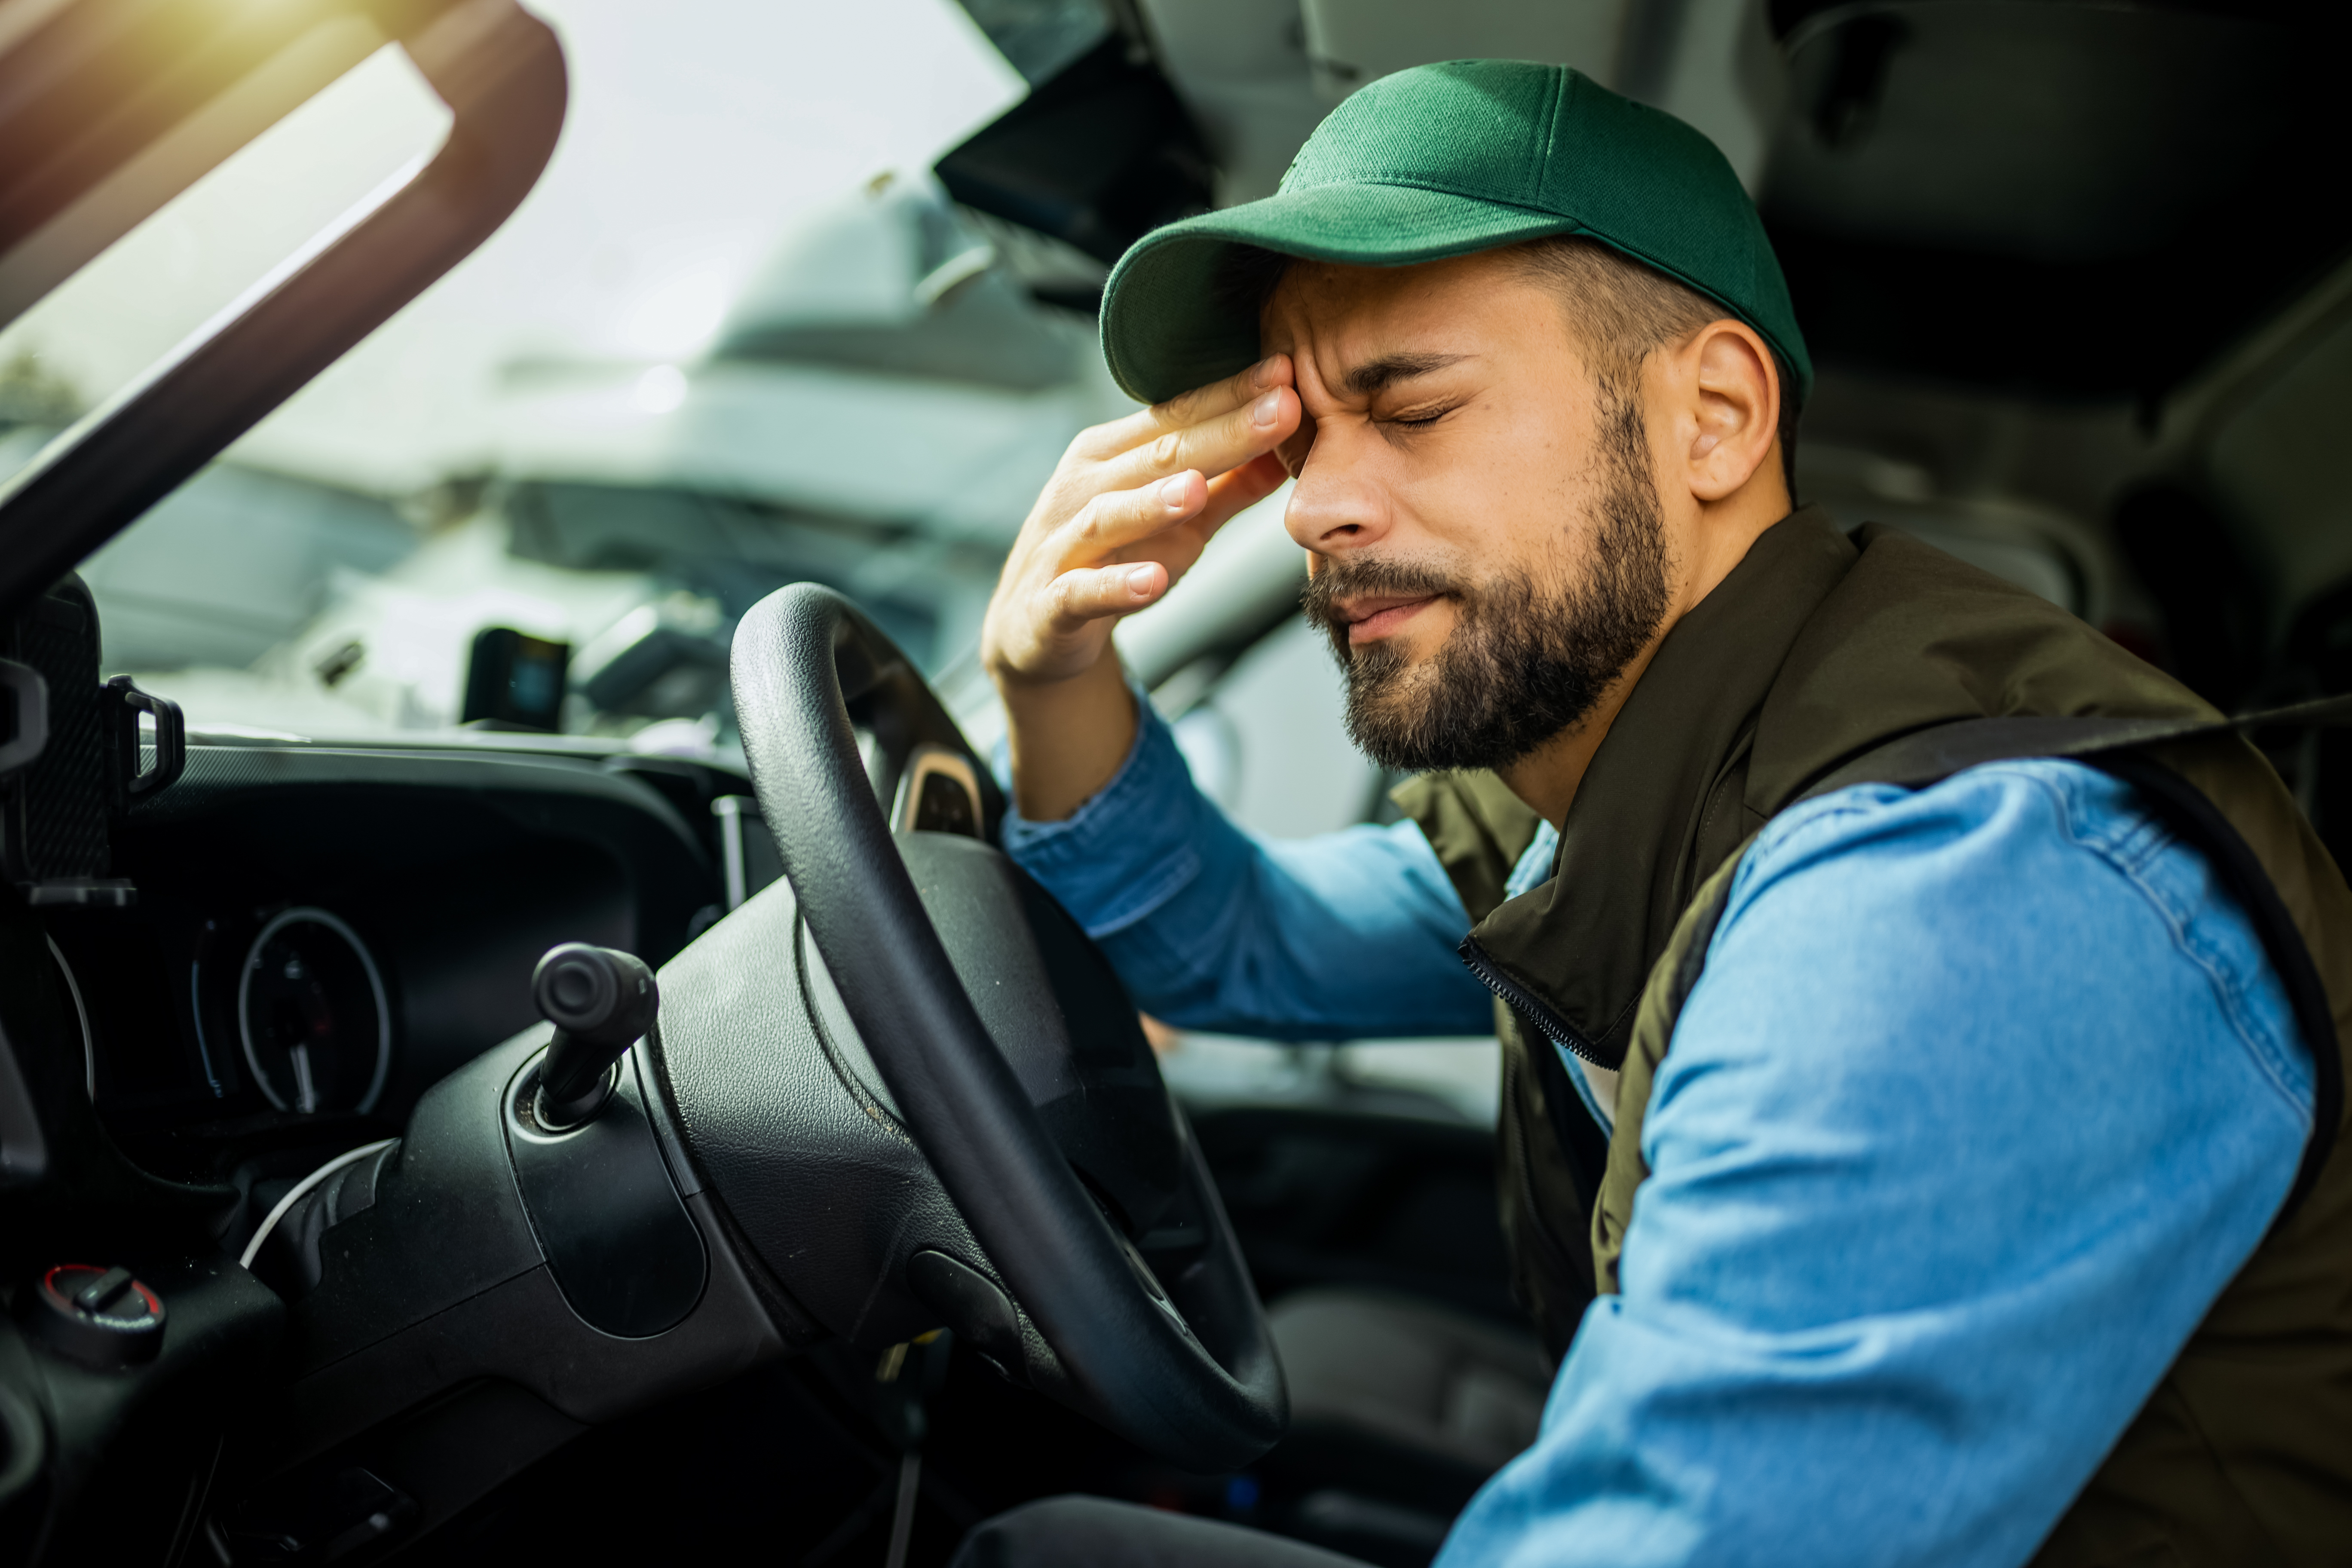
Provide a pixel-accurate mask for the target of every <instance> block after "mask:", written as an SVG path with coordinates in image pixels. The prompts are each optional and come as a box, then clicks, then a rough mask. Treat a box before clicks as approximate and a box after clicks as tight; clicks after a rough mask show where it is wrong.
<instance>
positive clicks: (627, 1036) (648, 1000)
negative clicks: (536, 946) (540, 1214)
mask: <svg viewBox="0 0 2352 1568" xmlns="http://www.w3.org/2000/svg"><path fill="white" fill-rule="evenodd" d="M530 994H531V999H532V1000H533V1001H535V1002H537V1003H538V1004H539V1016H541V1017H542V1018H545V1019H546V1020H547V1021H548V1022H549V1023H551V1024H552V1025H554V1026H555V1037H554V1038H553V1039H551V1040H550V1041H549V1042H548V1046H547V1058H546V1059H545V1060H544V1061H542V1062H541V1064H540V1068H539V1099H538V1103H537V1105H536V1106H535V1107H534V1108H533V1113H534V1114H535V1115H536V1116H537V1117H538V1118H539V1120H540V1122H541V1125H543V1126H545V1127H547V1128H548V1129H549V1130H550V1131H562V1130H564V1129H566V1128H570V1127H576V1126H578V1125H580V1124H581V1123H582V1122H583V1121H587V1120H588V1119H589V1118H591V1117H593V1116H594V1115H595V1114H596V1112H597V1110H598V1109H599V1108H601V1107H602V1106H603V1105H604V1096H605V1094H606V1092H607V1090H608V1089H609V1077H610V1074H611V1072H612V1069H613V1064H614V1062H616V1061H619V1060H620V1059H621V1053H622V1052H624V1051H625V1050H627V1049H628V1048H629V1047H631V1046H633V1045H635V1043H636V1042H637V1041H638V1040H640V1039H642V1038H643V1037H645V1033H646V1030H648V1029H650V1028H652V1027H653V1025H654V1016H655V1015H656V1013H658V1012H659V1011H660V1010H661V988H660V987H659V986H658V985H656V984H654V972H653V971H652V970H651V969H648V968H647V967H646V963H645V961H644V960H642V959H639V958H636V957H635V956H633V955H632V954H629V953H625V952H619V951H617V950H615V949H613V948H609V947H593V946H591V945H590V944H589V943H587V942H564V943H562V945H560V946H557V947H551V948H549V949H548V950H547V956H546V957H544V958H542V959H541V960H540V961H539V967H538V968H537V969H535V970H533V971H532V972H531V976H530Z"/></svg>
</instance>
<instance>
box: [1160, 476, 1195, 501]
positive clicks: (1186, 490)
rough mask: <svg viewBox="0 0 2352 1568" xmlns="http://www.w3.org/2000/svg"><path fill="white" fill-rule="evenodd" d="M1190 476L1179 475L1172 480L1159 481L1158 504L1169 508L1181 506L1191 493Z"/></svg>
mask: <svg viewBox="0 0 2352 1568" xmlns="http://www.w3.org/2000/svg"><path fill="white" fill-rule="evenodd" d="M1191 493H1192V475H1190V474H1179V475H1177V476H1176V477H1175V478H1174V479H1162V480H1160V505H1162V506H1165V507H1169V508H1171V509H1172V508H1175V507H1180V506H1182V505H1183V504H1184V502H1185V500H1186V498H1187V497H1188V496H1189V495H1190V494H1191Z"/></svg>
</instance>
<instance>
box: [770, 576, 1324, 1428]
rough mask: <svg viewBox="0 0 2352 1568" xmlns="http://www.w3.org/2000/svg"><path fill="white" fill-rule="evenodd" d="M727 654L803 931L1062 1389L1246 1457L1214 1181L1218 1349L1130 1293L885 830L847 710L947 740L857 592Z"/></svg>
mask: <svg viewBox="0 0 2352 1568" xmlns="http://www.w3.org/2000/svg"><path fill="white" fill-rule="evenodd" d="M731 662H732V672H731V676H732V684H733V689H734V694H735V710H736V716H737V722H738V724H739V725H740V730H741V732H742V738H743V750H744V755H745V757H746V760H747V761H748V762H749V763H750V766H751V781H752V787H753V789H754V791H755V792H756V794H757V795H758V797H759V802H760V810H761V816H762V817H763V818H764V819H765V821H766V823H767V825H768V827H769V830H770V832H771V833H772V835H773V836H774V838H775V842H776V847H777V850H778V852H779V855H780V858H782V862H783V868H784V874H785V876H786V877H787V879H789V880H790V881H791V883H792V886H793V893H794V896H795V897H796V899H797V900H799V903H800V908H801V910H802V913H803V918H804V919H805V920H806V921H807V927H808V931H809V934H810V936H811V938H812V939H813V940H814V942H815V944H816V948H817V951H818V952H820V953H821V954H822V955H823V957H824V962H825V964H826V966H827V968H828V969H829V970H830V971H831V973H832V974H833V977H834V982H835V986H836V987H837V988H838V991H839V993H840V996H841V1000H842V1003H843V1005H844V1006H845V1010H846V1011H847V1013H848V1015H849V1018H850V1021H851V1022H852V1023H853V1024H855V1025H856V1028H857V1030H858V1033H859V1034H860V1036H861V1037H863V1038H864V1040H865V1041H866V1048H867V1049H868V1051H869V1052H870V1053H871V1054H872V1057H873V1059H874V1062H875V1066H876V1068H877V1070H878V1071H879V1072H880V1073H881V1075H882V1078H883V1079H884V1081H885V1082H886V1083H887V1085H888V1087H889V1089H890V1092H891V1094H892V1095H893V1096H894V1097H895V1098H896V1100H897V1101H898V1107H899V1110H900V1112H901V1114H902V1116H903V1118H904V1120H905V1122H906V1125H907V1127H908V1131H910V1132H911V1133H912V1134H913V1135H914V1138H915V1140H916V1142H917V1144H918V1145H919V1147H920V1149H921V1150H922V1152H923V1154H924V1157H925V1158H926V1159H927V1160H928V1161H929V1164H930V1166H931V1168H932V1170H933V1171H934V1172H935V1173H937V1174H938V1176H939V1179H940V1184H941V1186H942V1187H944V1188H945V1190H946V1192H947V1194H948V1195H949V1197H950V1199H952V1200H953V1202H954V1203H955V1205H956V1206H957V1208H958V1209H959V1210H961V1213H962V1215H963V1216H964V1219H965V1222H966V1223H967V1224H968V1225H969V1226H971V1231H972V1234H973V1235H974V1237H976V1238H977V1239H978V1241H979V1242H980V1244H981V1246H982V1248H983V1249H984V1250H985V1251H986V1253H987V1255H988V1258H989V1259H990V1261H991V1262H992V1264H993V1266H994V1267H995V1268H996V1269H997V1270H998V1271H999V1272H1000V1273H1001V1274H1002V1275H1003V1278H1004V1279H1005V1281H1006V1283H1007V1284H1009V1285H1010V1286H1011V1287H1012V1290H1013V1297H1014V1299H1015V1300H1016V1301H1017V1302H1018V1303H1019V1305H1020V1307H1021V1309H1022V1310H1024V1312H1025V1313H1026V1314H1027V1316H1028V1317H1029V1319H1030V1321H1032V1322H1033V1323H1034V1325H1035V1326H1036V1328H1037V1330H1038V1331H1039V1332H1040V1333H1041V1334H1042V1335H1043V1336H1044V1338H1045V1342H1046V1343H1047V1344H1048V1345H1049V1346H1050V1347H1051V1348H1052V1349H1053V1351H1054V1353H1055V1358H1056V1359H1057V1360H1058V1361H1059V1362H1060V1363H1061V1367H1062V1370H1063V1372H1064V1373H1065V1374H1066V1382H1067V1384H1068V1390H1067V1391H1068V1393H1069V1394H1072V1395H1074V1396H1075V1398H1074V1400H1073V1403H1075V1404H1076V1405H1078V1406H1079V1407H1080V1408H1081V1409H1084V1410H1085V1411H1086V1412H1087V1414H1088V1415H1092V1416H1094V1418H1095V1419H1097V1420H1098V1421H1100V1422H1101V1423H1102V1424H1103V1425H1105V1426H1109V1427H1110V1428H1111V1429H1112V1430H1114V1431H1117V1432H1118V1433H1120V1434H1121V1435H1122V1436H1127V1437H1129V1438H1130V1439H1131V1440H1133V1441H1135V1442H1137V1443H1139V1444H1140V1445H1141V1446H1143V1447H1147V1448H1149V1449H1151V1450H1152V1451H1154V1452H1157V1453H1160V1454H1162V1455H1165V1456H1168V1457H1170V1458H1175V1459H1178V1460H1179V1461H1180V1462H1182V1463H1186V1464H1188V1465H1192V1466H1193V1467H1195V1468H1202V1469H1208V1470H1214V1469H1221V1468H1237V1467H1238V1466H1240V1465H1244V1464H1246V1463H1248V1462H1249V1461H1251V1460H1252V1459H1255V1458H1257V1457H1258V1456H1259V1455H1260V1454H1262V1453H1264V1452H1265V1449H1267V1448H1268V1447H1272V1445H1273V1444H1274V1442H1275V1441H1276V1439H1277V1438H1278V1437H1280V1436H1281V1435H1282V1432H1283V1429H1284V1427H1285V1426H1286V1424H1287V1421H1288V1398H1287V1395H1286V1392H1285V1389H1284V1386H1283V1379H1282V1370H1281V1363H1280V1361H1279V1359H1278V1357H1277V1355H1276V1352H1275V1349H1274V1342H1273V1337H1272V1334H1271V1332H1270V1331H1268V1329H1267V1327H1266V1324H1265V1314H1264V1310H1263V1308H1262V1306H1261V1305H1260V1304H1259V1302H1258V1300H1257V1297H1256V1293H1255V1289H1253V1288H1252V1287H1251V1286H1250V1284H1249V1280H1248V1275H1247V1269H1246V1265H1245V1264H1244V1263H1243V1261H1242V1258H1241V1254H1240V1248H1239V1247H1238V1244H1237V1243H1236V1242H1235V1241H1234V1237H1233V1235H1232V1231H1231V1227H1230V1226H1229V1224H1228V1223H1227V1221H1226V1219H1225V1215H1224V1213H1223V1207H1222V1205H1220V1204H1219V1203H1218V1202H1217V1199H1216V1194H1215V1192H1214V1189H1213V1187H1212V1186H1209V1185H1208V1184H1207V1183H1206V1181H1205V1173H1203V1176H1202V1183H1201V1185H1202V1187H1203V1188H1204V1189H1205V1190H1204V1194H1203V1196H1204V1202H1203V1205H1202V1207H1203V1208H1204V1209H1205V1210H1206V1211H1207V1212H1206V1214H1205V1216H1204V1217H1205V1219H1206V1221H1207V1225H1208V1228H1209V1230H1210V1232H1211V1233H1212V1234H1211V1236H1210V1238H1209V1249H1208V1254H1207V1259H1206V1262H1207V1267H1209V1268H1212V1269H1213V1270H1222V1271H1223V1272H1224V1273H1225V1274H1226V1275H1228V1276H1230V1277H1231V1278H1228V1279H1226V1280H1224V1281H1223V1282H1222V1284H1223V1288H1222V1289H1220V1290H1219V1291H1218V1293H1217V1299H1218V1300H1219V1301H1220V1303H1221V1304H1222V1305H1223V1306H1224V1307H1225V1308H1226V1309H1227V1310H1225V1311H1223V1313H1221V1316H1222V1317H1224V1318H1228V1319H1231V1320H1233V1321H1227V1322H1225V1323H1223V1324H1222V1325H1221V1327H1222V1330H1223V1331H1221V1332H1220V1333H1219V1334H1218V1336H1217V1337H1218V1338H1219V1339H1220V1340H1221V1341H1223V1345H1222V1347H1221V1348H1222V1351H1223V1360H1222V1361H1221V1360H1220V1359H1219V1357H1218V1356H1217V1355H1213V1354H1212V1353H1211V1352H1210V1351H1209V1349H1208V1348H1206V1347H1205V1346H1204V1345H1203V1344H1202V1341H1201V1339H1200V1338H1198V1337H1196V1335H1195V1334H1194V1333H1193V1332H1192V1331H1189V1330H1188V1329H1187V1327H1186V1326H1184V1324H1183V1323H1182V1321H1181V1319H1180V1318H1178V1317H1177V1316H1175V1315H1174V1314H1173V1313H1172V1312H1171V1310H1168V1309H1166V1308H1164V1307H1163V1306H1162V1305H1161V1304H1160V1303H1159V1302H1157V1301H1155V1300H1153V1298H1152V1295H1151V1294H1150V1292H1149V1291H1148V1290H1147V1289H1146V1287H1145V1285H1144V1283H1143V1281H1142V1279H1140V1278H1139V1275H1138V1272H1137V1270H1138V1269H1139V1268H1140V1267H1141V1265H1140V1263H1139V1261H1138V1260H1136V1259H1135V1258H1134V1255H1133V1251H1132V1248H1131V1247H1128V1246H1127V1245H1126V1244H1125V1242H1124V1241H1123V1239H1122V1238H1121V1237H1120V1236H1119V1235H1118V1233H1117V1232H1116V1231H1115V1229H1114V1228H1113V1226H1112V1224H1111V1222H1110V1221H1109V1220H1108V1218H1106V1217H1105V1215H1104V1214H1103V1213H1102V1211H1101V1210H1100V1208H1099V1207H1098V1206H1097V1204H1096V1203H1095V1201H1094V1199H1093V1198H1092V1197H1091V1196H1090V1195H1089V1194H1088V1193H1087V1189H1086V1187H1085V1185H1084V1184H1082V1183H1081V1182H1080V1181H1079V1179H1078V1177H1077V1176H1076V1173H1074V1172H1073V1171H1072V1169H1071V1167H1070V1165H1069V1163H1068V1162H1067V1160H1066V1158H1065V1157H1064V1155H1063V1152H1062V1151H1061V1150H1060V1148H1059V1147H1058V1146H1057V1145H1056V1144H1055V1142H1054V1139H1053V1138H1052V1136H1051V1134H1050V1133H1049V1132H1048V1131H1047V1129H1046V1126H1045V1121H1044V1120H1043V1119H1042V1118H1041V1116H1040V1115H1039V1113H1038V1111H1037V1110H1036V1108H1035V1107H1034V1106H1033V1105H1032V1104H1031V1103H1030V1100H1029V1098H1028V1096H1027V1094H1026V1093H1025V1092H1024V1089H1023V1088H1022V1085H1021V1082H1020V1079H1018V1077H1017V1076H1016V1075H1015V1073H1014V1071H1013V1068H1012V1066H1011V1065H1010V1064H1009V1063H1008V1062H1007V1061H1006V1060H1005V1058H1004V1057H1003V1054H1002V1053H1001V1052H1000V1051H999V1049H998V1048H997V1047H996V1045H995V1043H994V1042H993V1041H992V1039H991V1037H990V1036H989V1034H988V1031H987V1028H986V1026H984V1025H983V1024H982V1020H981V1016H980V1014H979V1012H978V1011H977V1009H976V1008H975V1007H974V1006H973V1005H972V1002H971V997H970V996H969V995H968V994H966V992H965V990H964V988H963V985H962V984H961V982H960V981H959V980H958V979H957V977H956V973H955V971H954V969H953V967H952V965H951V964H950V960H949V957H948V953H947V951H946V948H945V946H944V945H943V944H942V942H941V941H940V936H939V934H938V932H937V931H936V930H935V929H934V928H933V926H932V924H931V922H930V920H929V917H928V916H927V915H926V914H925V912H924V909H923V905H922V902H921V900H920V898H919V895H918V893H917V891H916V889H915V884H914V881H913V879H911V878H910V877H909V876H908V872H907V869H906V867H905V865H904V864H903V863H902V861H901V859H900V858H899V854H898V848H897V847H896V846H895V845H894V843H893V842H892V838H891V834H890V828H889V825H888V823H887V820H886V819H885V817H884V815H883V812H882V808H881V805H880V804H879V803H878V802H877V799H876V797H875V792H874V789H873V785H872V783H871V781H870V779H869V777H868V773H867V764H866V760H865V759H864V758H863V757H862V756H861V754H860V752H859V747H858V743H857V738H856V732H855V731H854V730H853V728H852V723H851V719H850V712H849V704H850V702H851V701H852V700H856V699H858V698H861V697H863V696H865V695H866V694H867V693H869V692H872V691H874V690H875V689H877V687H880V686H883V685H885V684H886V683H887V684H888V685H891V686H895V687H897V688H898V696H899V698H900V700H909V699H911V700H914V701H916V702H918V703H920V704H922V705H925V706H927V707H928V710H929V711H928V712H926V713H924V714H922V715H921V718H922V719H923V720H925V721H928V722H927V723H926V725H925V727H926V728H929V729H940V728H942V727H943V728H944V730H945V731H946V732H948V733H950V734H953V733H954V727H953V723H952V721H950V720H949V719H948V717H947V715H946V713H945V712H944V711H943V710H940V707H939V704H938V700H937V698H936V697H934V696H932V694H931V693H930V691H929V688H928V687H926V686H924V685H923V683H922V681H921V679H920V678H919V676H918V675H916V674H915V672H914V670H913V667H912V666H911V665H910V664H909V663H908V661H907V660H906V658H905V657H904V656H903V655H901V654H900V653H899V652H898V649H897V647H894V646H893V645H892V644H891V643H890V641H889V639H888V638H887V637H886V636H885V635H884V634H883V633H882V632H881V631H880V630H879V629H878V628H877V627H876V626H874V625H873V623H872V622H871V621H869V620H868V619H867V618H866V616H865V615H864V614H863V613H862V612H861V611H859V610H858V609H857V608H856V605H852V604H851V603H850V602H849V601H848V600H846V599H845V598H844V597H842V596H841V595H838V594H836V593H835V592H833V591H832V590H830V589H828V588H824V587H820V586H817V585H815V584H795V585H793V586H791V587H787V588H783V589H780V590H778V591H777V592H776V593H774V594H772V595H769V596H768V597H767V598H765V599H763V600H761V602H760V603H759V604H758V605H754V606H753V607H752V609H751V612H750V613H749V614H748V615H746V616H744V617H743V618H742V620H741V622H740V624H739V625H738V626H737V629H736V633H735V641H734V649H733V658H732V661H731ZM909 688H911V691H909ZM958 742H959V744H961V737H960V736H959V737H958ZM1188 1143H1189V1139H1188ZM1189 1157H1190V1158H1192V1160H1194V1161H1196V1162H1197V1159H1198V1155H1197V1152H1192V1153H1190V1155H1189ZM1236 1284H1237V1286H1238V1289H1235V1285H1236ZM1227 1363H1230V1364H1227Z"/></svg>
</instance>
